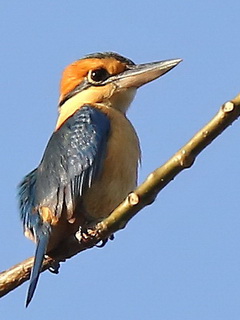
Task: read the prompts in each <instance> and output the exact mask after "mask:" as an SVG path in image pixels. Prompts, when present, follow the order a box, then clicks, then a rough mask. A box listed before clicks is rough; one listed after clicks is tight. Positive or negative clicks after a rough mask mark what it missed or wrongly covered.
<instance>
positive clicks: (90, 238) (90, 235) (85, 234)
mask: <svg viewBox="0 0 240 320" xmlns="http://www.w3.org/2000/svg"><path fill="white" fill-rule="evenodd" d="M76 238H77V239H78V241H79V242H83V243H85V244H90V245H92V244H93V242H94V241H95V240H96V238H99V232H98V230H97V229H94V228H88V227H81V226H80V228H79V231H78V232H77V233H76ZM113 239H114V235H113V234H112V235H111V236H110V237H109V238H106V239H101V240H99V241H98V243H97V244H95V246H96V247H98V248H103V247H104V246H105V244H106V243H107V242H108V240H113Z"/></svg>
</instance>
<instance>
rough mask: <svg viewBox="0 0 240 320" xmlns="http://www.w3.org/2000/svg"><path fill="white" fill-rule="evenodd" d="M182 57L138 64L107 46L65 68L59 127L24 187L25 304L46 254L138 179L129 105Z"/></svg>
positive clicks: (21, 197)
mask: <svg viewBox="0 0 240 320" xmlns="http://www.w3.org/2000/svg"><path fill="white" fill-rule="evenodd" d="M181 61H182V60H181V59H170V60H163V61H157V62H150V63H144V64H135V63H134V62H133V61H132V60H130V59H128V58H125V57H123V56H121V55H120V54H118V53H115V52H103V53H92V54H89V55H86V56H84V57H83V58H81V59H79V60H77V61H75V62H73V63H72V64H70V65H69V66H67V67H66V68H65V70H64V71H63V74H62V79H61V82H60V98H59V103H58V113H59V115H58V119H57V123H56V127H55V129H54V132H53V133H52V135H51V137H50V139H49V141H48V144H47V146H46V149H45V151H44V153H43V156H42V159H41V161H40V164H39V165H38V166H37V167H36V168H35V169H34V170H32V171H31V172H30V173H29V174H27V175H26V176H25V177H24V178H23V180H22V181H21V182H20V184H19V187H18V198H19V209H20V219H21V221H22V224H23V230H24V234H25V236H26V237H27V238H30V239H31V240H33V241H34V242H35V243H36V251H35V257H34V264H33V268H32V270H31V276H30V285H29V288H28V292H27V297H26V307H27V306H28V305H29V303H30V301H31V300H32V298H33V295H34V292H35V289H36V286H37V283H38V279H39V275H40V270H41V266H42V263H43V259H44V256H45V255H46V254H47V253H48V252H50V251H52V250H54V249H56V248H60V247H61V242H62V241H64V239H67V238H68V237H69V236H72V235H74V234H75V233H76V232H77V231H78V230H79V229H80V228H81V227H84V226H86V225H87V224H88V223H93V222H96V221H101V219H104V218H105V217H107V216H109V214H110V213H111V212H112V211H113V210H114V209H115V208H116V207H117V206H118V205H119V204H120V203H121V202H122V201H123V200H124V199H125V197H126V196H127V195H128V194H129V193H130V192H131V191H133V190H134V188H135V187H136V185H137V175H138V166H139V161H140V157H141V151H140V143H139V139H138V136H137V133H136V131H135V129H134V127H133V125H132V124H131V122H130V121H129V120H128V118H127V116H126V112H127V110H128V108H129V106H130V104H131V102H132V100H133V99H134V96H135V94H136V91H137V89H138V88H139V87H141V86H142V85H144V84H146V83H148V82H150V81H152V80H155V79H157V78H159V77H160V76H162V75H163V74H165V73H167V72H168V71H170V70H171V69H172V68H174V67H175V66H177V65H178V64H179V63H180V62H181Z"/></svg>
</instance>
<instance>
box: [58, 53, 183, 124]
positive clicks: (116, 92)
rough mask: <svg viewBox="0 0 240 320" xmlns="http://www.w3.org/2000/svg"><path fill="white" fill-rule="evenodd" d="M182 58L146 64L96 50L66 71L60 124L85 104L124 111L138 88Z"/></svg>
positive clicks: (61, 88) (61, 90) (61, 99)
mask: <svg viewBox="0 0 240 320" xmlns="http://www.w3.org/2000/svg"><path fill="white" fill-rule="evenodd" d="M179 62H181V59H172V60H165V61H159V62H151V63H145V64H135V63H134V62H133V61H131V60H129V59H127V58H124V57H122V56H121V55H119V54H117V53H113V52H104V53H94V54H90V55H87V56H85V57H84V58H82V59H80V60H77V61H75V62H74V63H72V64H71V65H69V66H68V67H67V68H66V69H65V70H64V72H63V76H62V80H61V84H60V100H59V112H60V116H59V120H58V124H57V128H58V127H59V126H60V125H61V124H62V123H63V122H64V121H65V120H66V119H67V118H68V117H69V116H71V115H72V114H73V113H74V112H75V111H76V110H77V109H79V108H80V107H81V106H82V105H84V104H96V103H98V104H103V105H105V106H106V107H111V108H115V109H117V110H119V111H120V112H123V113H125V112H126V110H127V108H128V107H129V105H130V103H131V102H132V100H133V98H134V96H135V93H136V90H137V89H138V88H139V87H141V86H142V85H144V84H145V83H148V82H150V81H152V80H154V79H157V78H158V77H160V76H161V75H163V74H165V73H166V72H168V71H169V70H171V69H172V68H174V67H175V66H176V65H177V64H178V63H179Z"/></svg>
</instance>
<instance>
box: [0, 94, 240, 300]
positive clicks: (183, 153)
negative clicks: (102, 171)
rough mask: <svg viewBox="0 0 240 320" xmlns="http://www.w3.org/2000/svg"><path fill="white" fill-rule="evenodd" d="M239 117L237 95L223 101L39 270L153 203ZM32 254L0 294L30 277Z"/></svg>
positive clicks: (0, 278)
mask: <svg viewBox="0 0 240 320" xmlns="http://www.w3.org/2000/svg"><path fill="white" fill-rule="evenodd" d="M239 116H240V95H238V96H237V97H236V98H234V99H233V100H231V101H228V102H226V103H225V104H224V105H223V106H222V107H221V108H220V110H219V111H218V113H217V114H216V115H215V116H214V117H213V119H212V120H210V122H209V123H208V124H207V125H206V126H204V127H203V128H202V129H201V130H200V131H199V132H197V133H196V134H195V135H194V136H193V138H192V139H191V140H189V142H187V143H186V144H185V145H184V146H183V147H182V148H181V149H180V150H179V151H178V152H177V153H175V154H174V156H173V157H171V158H170V159H169V160H168V161H167V162H166V163H165V164H163V165H162V166H161V167H160V168H158V169H156V170H155V171H153V172H152V173H151V174H150V175H149V176H148V177H147V179H146V180H145V181H144V182H143V183H142V184H141V185H140V186H139V187H138V188H137V189H136V190H135V191H134V192H132V193H131V194H129V195H128V196H127V198H126V199H125V200H124V201H123V202H122V203H121V204H120V205H119V206H118V207H117V208H116V209H115V210H114V211H113V212H112V213H111V214H110V216H109V217H107V218H106V219H104V220H103V221H101V222H100V223H98V224H97V225H96V226H95V228H94V229H91V230H90V231H89V232H90V234H91V235H89V236H87V237H84V238H83V237H82V236H81V234H80V232H77V233H76V235H75V236H72V237H71V238H69V239H67V240H66V241H64V242H63V243H62V244H61V246H60V247H59V249H58V250H55V251H54V252H51V253H49V256H48V257H46V258H45V259H44V262H43V267H42V271H45V270H47V269H48V268H49V267H51V266H52V265H53V264H54V262H55V261H56V260H57V261H64V260H65V259H68V258H70V257H72V256H74V255H76V254H77V253H79V252H81V251H83V250H86V249H88V248H91V247H93V246H95V245H96V244H97V243H98V242H99V241H101V240H104V239H106V238H108V237H109V236H111V234H113V233H115V232H116V231H118V230H120V229H123V228H125V226H126V225H127V223H128V221H129V220H130V219H132V217H134V216H135V214H137V212H139V211H140V210H141V209H142V208H144V207H145V206H147V205H149V204H151V203H153V202H154V200H155V198H156V196H157V195H158V193H159V192H160V191H161V190H162V189H163V188H164V187H165V186H166V185H167V184H168V183H169V182H170V181H171V180H173V178H174V177H175V176H177V175H178V174H179V173H180V172H181V171H182V170H184V169H186V168H190V167H191V166H192V165H193V163H194V161H195V159H196V157H197V155H198V154H199V153H200V152H201V151H202V150H204V149H205V148H206V147H207V146H208V145H209V144H210V143H211V142H212V141H213V140H214V139H215V138H216V137H217V136H219V135H220V134H221V133H222V132H223V131H224V130H225V129H226V128H227V127H228V126H229V125H231V124H232V122H233V121H234V120H236V119H237V118H238V117H239ZM32 265H33V257H32V258H29V259H27V260H24V261H22V262H21V263H19V264H17V265H15V266H13V267H12V268H10V269H8V270H6V271H3V272H1V273H0V297H2V296H4V295H6V294H7V293H8V292H10V291H11V290H13V289H15V288H17V287H18V286H20V285H21V284H22V283H23V282H25V281H26V280H28V279H29V277H30V272H31V268H32Z"/></svg>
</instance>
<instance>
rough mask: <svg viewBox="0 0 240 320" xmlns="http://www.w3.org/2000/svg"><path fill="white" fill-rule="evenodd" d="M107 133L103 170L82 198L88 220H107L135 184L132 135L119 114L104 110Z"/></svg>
mask: <svg viewBox="0 0 240 320" xmlns="http://www.w3.org/2000/svg"><path fill="white" fill-rule="evenodd" d="M104 112H105V113H106V114H107V116H108V117H109V119H110V123H111V129H110V135H109V139H108V143H107V152H106V157H105V160H104V162H103V169H102V172H101V174H100V175H99V177H98V178H97V180H96V181H95V182H94V183H93V185H92V187H91V188H90V189H89V190H87V191H86V193H85V195H84V196H83V205H84V210H85V212H86V213H87V215H89V216H90V217H91V218H92V219H101V218H104V217H107V216H108V215H109V214H110V213H111V212H112V211H113V210H114V209H115V208H116V207H117V206H118V205H119V204H120V203H121V202H122V201H123V200H124V198H125V197H126V196H127V195H128V193H129V192H131V191H132V190H133V189H134V188H135V187H136V183H137V171H138V163H139V160H140V147H139V140H138V137H137V135H136V132H135V130H134V128H133V126H132V124H131V123H130V121H129V120H128V119H127V118H126V117H125V115H124V114H122V113H120V112H119V111H117V110H115V109H112V108H108V109H107V110H106V109H104Z"/></svg>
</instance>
